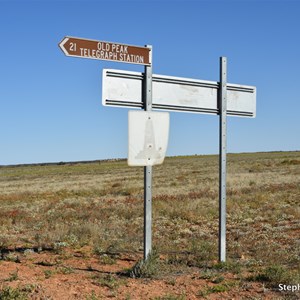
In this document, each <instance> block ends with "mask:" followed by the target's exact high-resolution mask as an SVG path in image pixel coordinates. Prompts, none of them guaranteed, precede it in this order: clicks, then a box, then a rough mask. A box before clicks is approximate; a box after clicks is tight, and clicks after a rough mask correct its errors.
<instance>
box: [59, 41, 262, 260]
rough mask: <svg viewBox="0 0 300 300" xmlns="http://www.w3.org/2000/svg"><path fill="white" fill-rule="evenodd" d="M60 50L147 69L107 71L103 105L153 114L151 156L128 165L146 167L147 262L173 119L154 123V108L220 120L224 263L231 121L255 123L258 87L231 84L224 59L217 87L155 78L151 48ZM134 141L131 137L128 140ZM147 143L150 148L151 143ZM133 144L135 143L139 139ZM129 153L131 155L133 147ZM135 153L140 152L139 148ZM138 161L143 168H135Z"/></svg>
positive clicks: (107, 45) (79, 44) (96, 44)
mask: <svg viewBox="0 0 300 300" xmlns="http://www.w3.org/2000/svg"><path fill="white" fill-rule="evenodd" d="M59 47H60V48H61V49H62V51H63V52H64V53H65V54H66V55H67V56H73V57H81V58H90V59H98V60H109V61H116V62H124V63H131V64H139V65H144V68H145V69H144V73H138V72H130V71H123V70H110V69H104V70H103V77H102V80H103V82H102V104H103V105H105V106H106V105H107V106H116V107H119V106H120V107H135V108H142V109H144V111H145V112H147V113H149V114H148V115H147V116H146V117H147V118H148V119H149V120H147V121H146V122H147V124H148V125H145V126H144V127H145V131H143V132H142V135H143V136H145V137H143V136H142V137H143V138H144V140H145V143H143V141H142V144H144V146H142V151H141V153H146V156H145V155H144V154H143V155H142V156H141V157H140V155H135V152H134V151H131V152H130V151H129V157H128V164H129V161H130V162H131V164H129V165H141V166H144V259H145V260H146V259H147V258H148V256H149V254H150V253H151V250H152V165H154V164H159V163H162V161H163V158H164V155H165V151H166V145H167V136H168V130H169V115H167V116H166V115H164V116H162V115H163V114H164V113H160V114H161V115H159V116H157V115H156V117H154V115H152V117H151V116H150V114H154V112H151V111H152V108H154V109H159V110H169V111H178V112H192V113H204V114H214V115H219V260H220V261H222V262H225V261H226V152H227V145H226V144H227V115H229V116H240V117H253V118H254V117H255V116H256V87H253V86H246V85H238V84H229V83H227V58H226V57H220V81H219V82H214V81H206V80H205V81H204V80H198V79H191V78H180V77H174V76H163V75H157V74H152V46H150V45H147V46H145V47H138V46H131V45H125V44H120V43H111V42H104V41H95V40H87V39H79V38H74V37H65V38H64V39H63V40H62V41H61V42H60V44H59ZM130 115H131V116H132V117H133V116H134V115H136V114H134V113H131V114H130ZM142 118H144V116H142ZM151 118H153V119H156V121H155V122H156V123H157V124H154V122H152V120H150V119H151ZM128 119H129V124H131V126H129V127H130V128H132V127H135V128H138V129H139V126H137V125H136V124H144V123H135V122H136V120H137V119H139V118H136V117H135V119H133V118H131V119H130V118H128ZM132 120H135V121H134V122H133V121H132ZM148 121H149V122H148ZM142 122H145V120H142ZM133 124H135V125H133ZM159 124H163V125H159ZM154 125H158V126H161V127H164V129H165V130H164V131H165V132H164V134H162V135H161V136H159V137H158V135H155V134H153V133H152V131H153V127H154ZM157 131H162V130H157V129H156V134H157ZM129 133H130V132H129ZM130 136H132V135H130V134H129V137H130ZM133 136H134V134H133ZM137 136H139V137H140V136H141V133H137ZM148 138H149V140H150V142H148V141H147V142H146V140H147V139H148ZM155 138H156V140H159V143H160V147H159V148H158V149H159V150H160V151H161V153H159V154H157V151H154V152H153V151H152V152H153V153H154V154H155V155H153V153H152V152H151V150H150V149H153V148H155V147H153V146H154V145H155V142H154V141H155ZM134 142H136V140H135V139H134ZM136 143H137V142H136ZM163 145H164V146H163ZM129 146H130V145H129ZM145 147H146V148H145ZM147 147H148V148H147ZM152 147H153V148H152ZM129 148H130V149H131V147H129ZM134 148H135V150H136V147H134ZM162 149H163V150H162ZM154 150H155V149H154ZM151 153H152V154H151ZM133 154H134V155H133ZM132 155H133V156H132ZM157 155H158V156H157ZM137 158H139V159H141V161H142V162H141V161H139V162H136V159H137ZM158 158H159V159H158ZM155 160H156V161H155Z"/></svg>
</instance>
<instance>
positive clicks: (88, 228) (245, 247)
mask: <svg viewBox="0 0 300 300" xmlns="http://www.w3.org/2000/svg"><path fill="white" fill-rule="evenodd" d="M227 167H228V170H227V171H228V174H227V260H226V262H224V263H220V262H219V261H218V218H219V210H218V156H217V155H203V156H201V155H194V156H181V157H169V158H166V159H165V162H164V164H163V165H160V166H154V167H153V251H152V254H151V256H150V257H149V259H148V261H147V262H145V263H143V260H142V259H143V168H142V167H128V166H127V163H126V160H115V161H95V162H86V163H84V162H81V163H64V162H61V163H58V164H37V165H19V166H1V167H0V299H1V300H4V299H5V300H8V299H19V300H20V299H22V300H23V299H59V300H60V299H62V300H63V299H127V300H129V299H145V300H147V299H149V300H187V299H300V291H299V290H298V291H291V290H290V291H288V290H286V291H281V290H280V285H281V286H282V287H283V285H285V286H286V289H288V287H290V288H289V289H291V288H292V285H295V286H296V285H298V284H299V285H300V152H269V153H242V154H229V155H228V158H227Z"/></svg>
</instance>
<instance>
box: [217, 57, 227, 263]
mask: <svg viewBox="0 0 300 300" xmlns="http://www.w3.org/2000/svg"><path fill="white" fill-rule="evenodd" d="M219 85H220V87H219V92H220V95H219V115H220V130H219V134H220V136H219V138H220V141H219V147H220V150H219V172H220V174H219V260H220V261H223V262H225V260H226V153H227V59H226V57H221V58H220V83H219Z"/></svg>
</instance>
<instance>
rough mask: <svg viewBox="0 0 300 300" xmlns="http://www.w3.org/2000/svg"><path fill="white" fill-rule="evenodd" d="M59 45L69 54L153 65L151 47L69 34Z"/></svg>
mask: <svg viewBox="0 0 300 300" xmlns="http://www.w3.org/2000/svg"><path fill="white" fill-rule="evenodd" d="M59 47H60V49H61V50H62V51H63V52H64V53H65V55H67V56H75V57H82V58H91V59H99V60H110V61H117V62H124V63H130V64H139V65H151V61H150V49H149V48H147V47H138V46H131V45H125V44H119V43H112V42H103V41H95V40H87V39H81V38H74V37H68V36H66V37H65V38H64V39H63V40H62V41H61V42H60V43H59Z"/></svg>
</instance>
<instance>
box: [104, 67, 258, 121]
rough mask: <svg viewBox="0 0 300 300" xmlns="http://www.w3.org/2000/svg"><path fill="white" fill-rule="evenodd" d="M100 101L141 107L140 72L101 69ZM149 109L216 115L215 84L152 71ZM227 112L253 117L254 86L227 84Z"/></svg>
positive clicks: (216, 84) (254, 103)
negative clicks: (156, 73) (150, 107)
mask: <svg viewBox="0 0 300 300" xmlns="http://www.w3.org/2000/svg"><path fill="white" fill-rule="evenodd" d="M102 80H103V83H102V104H103V105H109V106H125V107H140V108H142V107H143V101H142V90H143V88H142V82H143V73H139V72H130V71H122V70H109V69H104V70H103V77H102ZM152 85H153V88H152V108H153V109H163V110H171V111H181V112H196V113H206V114H219V105H218V90H219V83H218V82H214V81H204V80H196V79H189V78H179V77H171V76H163V75H155V74H153V78H152ZM227 97H228V100H227V114H228V115H231V116H242V117H255V115H256V87H254V86H246V85H237V84H230V83H228V84H227Z"/></svg>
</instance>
